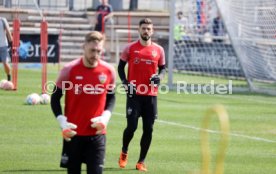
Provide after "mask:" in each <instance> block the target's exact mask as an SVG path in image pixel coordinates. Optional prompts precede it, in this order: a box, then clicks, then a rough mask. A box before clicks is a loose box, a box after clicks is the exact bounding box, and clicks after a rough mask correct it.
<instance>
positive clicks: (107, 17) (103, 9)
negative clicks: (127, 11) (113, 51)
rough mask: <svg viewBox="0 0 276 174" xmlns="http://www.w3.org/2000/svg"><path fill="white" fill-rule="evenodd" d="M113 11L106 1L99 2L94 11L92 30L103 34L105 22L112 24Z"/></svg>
mask: <svg viewBox="0 0 276 174" xmlns="http://www.w3.org/2000/svg"><path fill="white" fill-rule="evenodd" d="M112 12H113V9H112V6H111V5H110V4H108V0H101V5H99V6H98V7H97V9H96V15H95V17H96V19H95V28H94V30H96V31H99V32H102V33H104V27H105V24H106V23H107V22H111V23H112V16H113V13H112Z"/></svg>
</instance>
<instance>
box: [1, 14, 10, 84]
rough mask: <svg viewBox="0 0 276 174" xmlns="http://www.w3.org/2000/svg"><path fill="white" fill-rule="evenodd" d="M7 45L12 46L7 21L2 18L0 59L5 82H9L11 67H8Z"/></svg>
mask: <svg viewBox="0 0 276 174" xmlns="http://www.w3.org/2000/svg"><path fill="white" fill-rule="evenodd" d="M9 45H10V46H12V35H11V32H10V27H9V24H8V21H7V19H6V18H4V17H0V59H1V60H2V63H3V66H4V69H5V73H6V74H7V80H8V81H10V80H11V67H10V65H9V58H10V56H9V53H8V49H9Z"/></svg>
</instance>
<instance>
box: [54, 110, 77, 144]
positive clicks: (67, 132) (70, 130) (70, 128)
mask: <svg viewBox="0 0 276 174" xmlns="http://www.w3.org/2000/svg"><path fill="white" fill-rule="evenodd" d="M57 121H58V122H59V125H60V127H61V129H62V136H63V138H64V140H65V141H71V138H72V137H74V136H75V135H76V134H77V132H76V131H74V129H77V125H75V124H73V123H69V122H67V117H65V116H64V115H59V116H58V117H57Z"/></svg>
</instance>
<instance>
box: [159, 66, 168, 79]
mask: <svg viewBox="0 0 276 174" xmlns="http://www.w3.org/2000/svg"><path fill="white" fill-rule="evenodd" d="M165 74H166V66H165V65H159V66H158V76H159V77H160V80H163V79H164V78H165Z"/></svg>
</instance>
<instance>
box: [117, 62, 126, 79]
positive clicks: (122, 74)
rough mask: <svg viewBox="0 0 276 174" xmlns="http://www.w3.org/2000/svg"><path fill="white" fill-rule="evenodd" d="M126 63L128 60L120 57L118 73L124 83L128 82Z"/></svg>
mask: <svg viewBox="0 0 276 174" xmlns="http://www.w3.org/2000/svg"><path fill="white" fill-rule="evenodd" d="M126 63H127V62H126V61H124V60H122V59H120V61H119V65H118V74H119V77H120V79H121V81H122V83H123V84H124V83H126V82H127V79H126V73H125V66H126Z"/></svg>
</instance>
